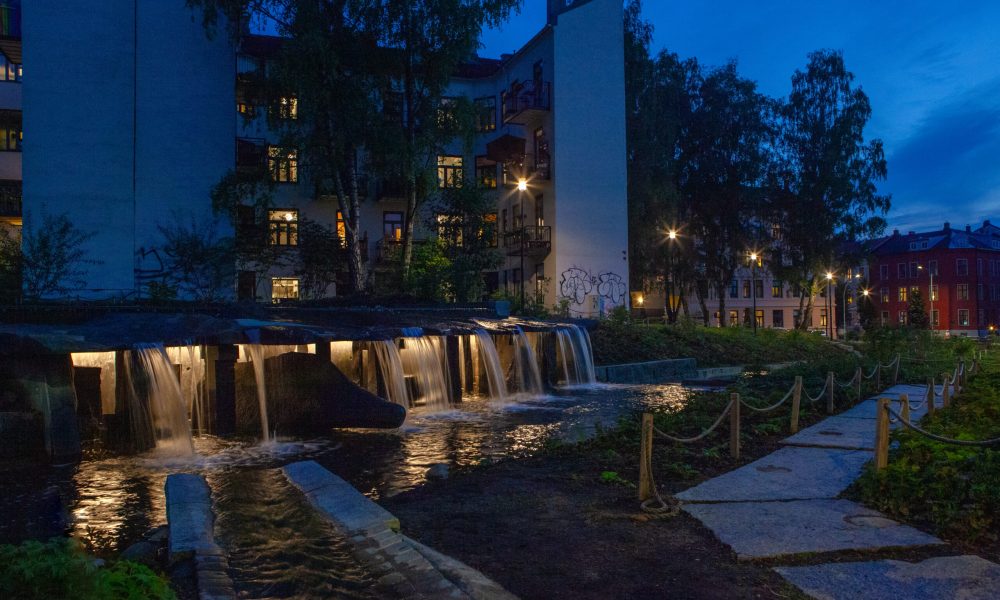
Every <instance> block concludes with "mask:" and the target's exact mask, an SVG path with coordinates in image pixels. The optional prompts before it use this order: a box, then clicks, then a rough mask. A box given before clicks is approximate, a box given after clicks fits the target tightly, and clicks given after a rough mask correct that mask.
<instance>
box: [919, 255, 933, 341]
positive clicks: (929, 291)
mask: <svg viewBox="0 0 1000 600" xmlns="http://www.w3.org/2000/svg"><path fill="white" fill-rule="evenodd" d="M917 270H919V271H923V270H924V265H917ZM927 274H928V275H929V276H930V278H931V280H930V284H929V285H928V287H927V302H928V304H929V305H930V306H929V308H928V309H927V310H929V311H930V319H929V320H930V322H931V331H932V332H933V331H934V271H931V270H930V269H929V268H928V269H927Z"/></svg>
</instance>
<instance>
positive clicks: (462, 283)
mask: <svg viewBox="0 0 1000 600" xmlns="http://www.w3.org/2000/svg"><path fill="white" fill-rule="evenodd" d="M495 202H496V200H495V198H493V197H492V196H491V195H490V194H488V193H486V192H485V191H484V190H482V189H481V188H479V187H477V186H471V185H467V186H462V187H458V188H449V189H445V190H442V191H441V194H440V196H439V198H438V201H437V203H436V206H435V211H434V212H435V213H436V215H438V216H440V217H441V218H442V219H443V221H435V222H433V223H430V224H429V225H430V226H432V227H437V230H438V237H440V238H442V239H443V240H444V241H445V243H446V254H447V256H448V258H449V259H450V260H451V268H450V273H449V277H448V279H449V282H450V287H451V292H452V296H453V299H454V300H455V301H456V302H475V301H479V300H482V299H483V296H485V294H486V281H485V279H484V276H483V273H484V272H485V271H493V270H496V269H497V268H499V267H500V265H501V264H503V256H502V255H501V254H500V252H498V251H497V249H496V240H497V236H498V235H499V231H497V222H496V203H495Z"/></svg>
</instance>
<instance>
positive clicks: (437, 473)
mask: <svg viewBox="0 0 1000 600" xmlns="http://www.w3.org/2000/svg"><path fill="white" fill-rule="evenodd" d="M448 471H449V469H448V465H446V464H444V463H437V464H434V465H431V468H429V469H427V472H426V473H425V474H424V475H425V476H426V477H427V479H448Z"/></svg>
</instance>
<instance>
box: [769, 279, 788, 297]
mask: <svg viewBox="0 0 1000 600" xmlns="http://www.w3.org/2000/svg"><path fill="white" fill-rule="evenodd" d="M784 287H785V284H784V283H783V282H782V281H781V280H780V279H775V280H774V281H772V282H771V297H772V298H781V297H782V296H783V295H784V292H783V290H784Z"/></svg>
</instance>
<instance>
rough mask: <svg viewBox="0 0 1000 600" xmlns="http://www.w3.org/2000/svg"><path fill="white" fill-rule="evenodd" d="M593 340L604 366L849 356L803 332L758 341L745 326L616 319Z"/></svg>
mask: <svg viewBox="0 0 1000 600" xmlns="http://www.w3.org/2000/svg"><path fill="white" fill-rule="evenodd" d="M591 339H592V341H593V345H594V361H595V362H596V363H597V364H600V365H613V364H621V363H630V362H642V361H649V360H663V359H668V358H695V359H697V361H698V366H699V367H713V366H721V365H741V364H745V365H760V364H770V363H779V362H788V361H796V360H806V359H813V358H823V357H831V356H835V355H839V354H846V353H845V352H844V351H843V350H840V349H837V348H836V347H835V346H833V345H831V344H829V343H828V342H827V341H826V340H825V339H823V338H822V337H820V336H818V335H816V334H812V333H805V332H802V331H783V330H777V329H761V330H759V331H758V332H757V335H756V336H755V335H754V334H753V332H752V331H751V330H749V329H747V328H745V327H727V328H709V327H702V326H698V325H694V324H692V323H684V322H682V323H680V324H678V325H675V326H667V325H640V324H637V323H633V322H629V321H628V320H624V319H617V318H612V319H608V320H607V321H604V322H602V323H601V324H600V326H598V328H597V329H596V330H594V331H593V332H592V333H591Z"/></svg>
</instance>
